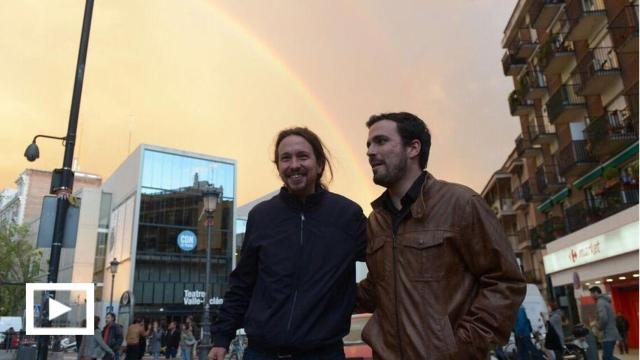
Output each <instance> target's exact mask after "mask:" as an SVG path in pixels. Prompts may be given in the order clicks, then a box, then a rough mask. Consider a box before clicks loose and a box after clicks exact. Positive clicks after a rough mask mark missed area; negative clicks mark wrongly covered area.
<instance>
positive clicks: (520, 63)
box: [502, 51, 527, 76]
mask: <svg viewBox="0 0 640 360" xmlns="http://www.w3.org/2000/svg"><path fill="white" fill-rule="evenodd" d="M525 65H527V60H526V59H523V58H519V57H516V56H515V55H513V54H511V53H510V52H509V51H507V52H505V53H504V56H503V57H502V71H503V72H504V75H505V76H514V75H517V74H518V73H519V72H520V71H521V70H522V69H524V67H525Z"/></svg>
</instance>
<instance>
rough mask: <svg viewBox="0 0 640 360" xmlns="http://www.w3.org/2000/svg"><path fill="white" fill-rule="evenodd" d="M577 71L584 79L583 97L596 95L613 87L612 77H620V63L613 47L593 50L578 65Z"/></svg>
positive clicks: (581, 89) (581, 90)
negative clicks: (608, 87)
mask: <svg viewBox="0 0 640 360" xmlns="http://www.w3.org/2000/svg"><path fill="white" fill-rule="evenodd" d="M577 71H579V73H580V77H581V79H582V85H583V86H582V88H580V93H581V94H582V95H596V94H601V93H603V92H604V91H605V89H606V87H607V86H610V85H612V83H613V81H611V78H612V77H616V76H617V77H619V76H620V63H619V62H618V56H617V55H616V52H615V50H614V49H613V48H612V47H599V48H593V49H591V50H590V51H589V52H588V53H587V54H586V55H585V56H584V57H583V58H582V60H581V61H580V64H578V68H577Z"/></svg>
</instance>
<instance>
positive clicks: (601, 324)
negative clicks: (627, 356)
mask: <svg viewBox="0 0 640 360" xmlns="http://www.w3.org/2000/svg"><path fill="white" fill-rule="evenodd" d="M589 292H590V293H591V297H592V298H593V300H595V301H596V306H597V309H598V328H600V331H602V360H615V359H618V358H617V357H615V356H613V349H614V348H615V346H616V341H618V340H620V339H621V338H620V334H619V333H618V329H617V328H616V318H615V313H614V311H613V306H611V299H610V298H609V296H607V295H605V294H603V293H602V289H600V287H599V286H593V287H591V288H590V289H589Z"/></svg>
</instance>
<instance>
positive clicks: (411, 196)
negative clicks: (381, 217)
mask: <svg viewBox="0 0 640 360" xmlns="http://www.w3.org/2000/svg"><path fill="white" fill-rule="evenodd" d="M426 178H427V172H426V171H423V172H422V174H420V176H418V178H417V179H416V180H415V181H414V182H413V184H412V185H411V187H410V188H409V190H407V192H406V193H405V194H404V196H403V197H402V199H400V204H401V205H402V209H399V210H398V209H396V207H395V205H393V201H391V195H389V190H386V191H385V192H384V194H383V197H382V199H383V204H384V207H385V208H386V209H387V210H388V211H389V212H390V213H391V214H393V215H397V214H399V213H401V212H403V210H407V209H409V208H410V207H411V205H413V203H414V202H415V201H416V200H417V199H418V196H420V191H421V190H422V184H424V181H425V179H426Z"/></svg>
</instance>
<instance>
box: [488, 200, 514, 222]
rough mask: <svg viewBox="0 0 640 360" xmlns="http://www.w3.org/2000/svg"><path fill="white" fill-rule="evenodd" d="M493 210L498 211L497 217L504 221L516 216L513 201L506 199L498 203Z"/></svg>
mask: <svg viewBox="0 0 640 360" xmlns="http://www.w3.org/2000/svg"><path fill="white" fill-rule="evenodd" d="M493 208H494V209H495V210H497V211H496V217H497V218H498V219H502V218H504V217H507V216H514V215H515V214H516V212H515V211H514V210H513V199H511V198H504V199H500V200H499V201H496V203H495V204H494V206H493Z"/></svg>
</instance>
